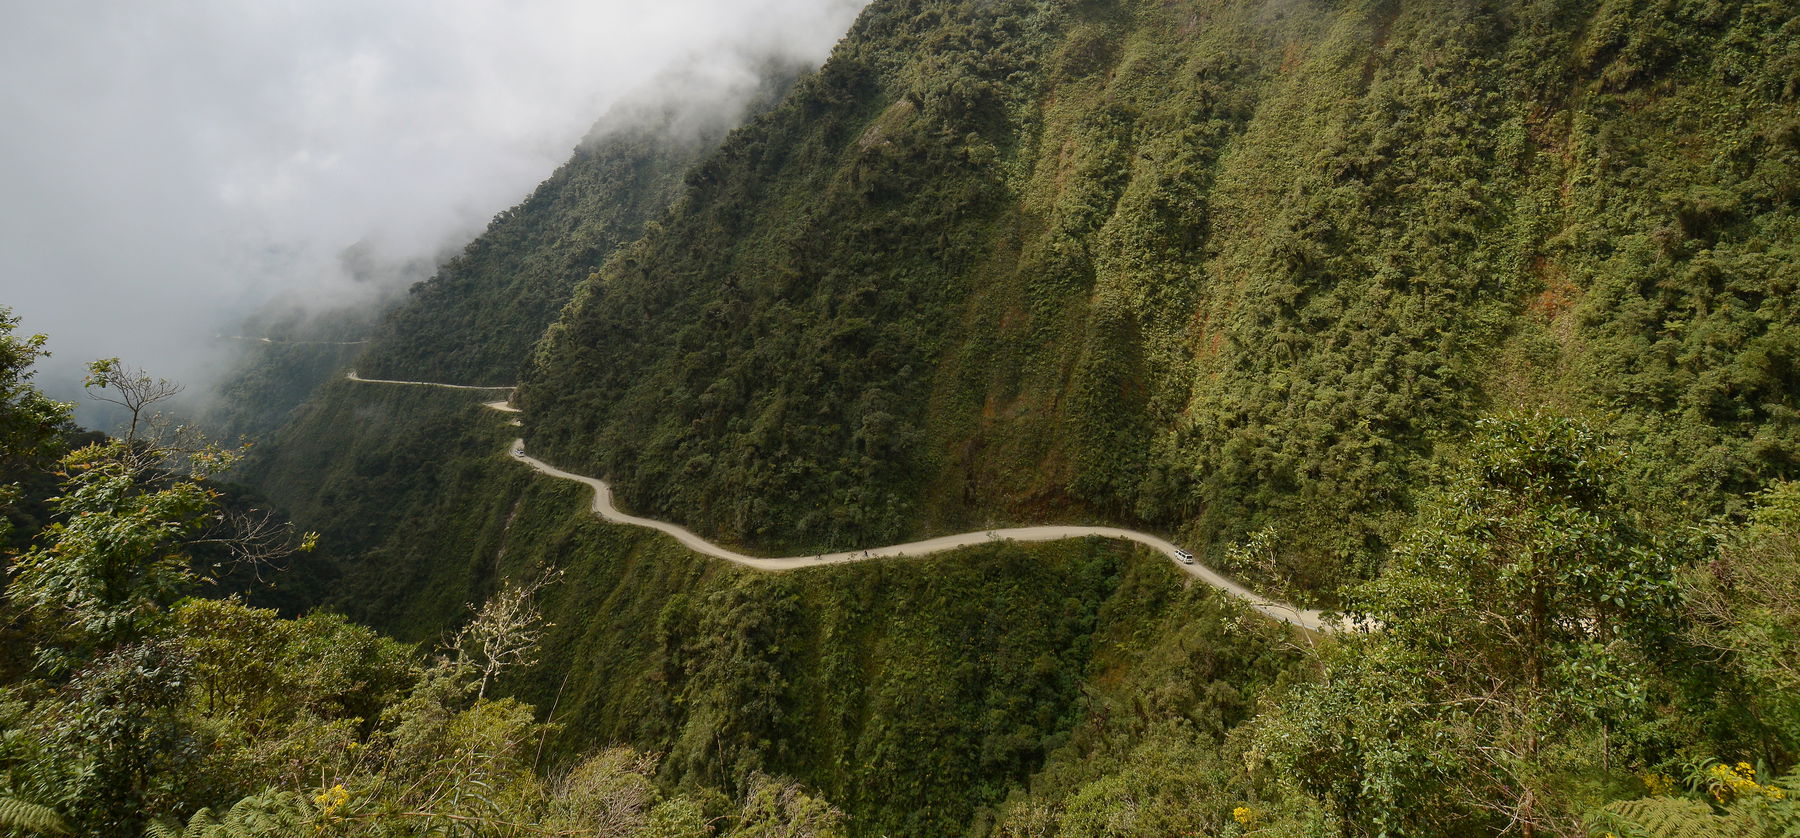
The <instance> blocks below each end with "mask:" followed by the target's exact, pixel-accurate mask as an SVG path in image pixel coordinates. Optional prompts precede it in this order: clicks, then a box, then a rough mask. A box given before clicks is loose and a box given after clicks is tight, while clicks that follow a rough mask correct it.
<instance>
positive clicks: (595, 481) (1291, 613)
mask: <svg viewBox="0 0 1800 838" xmlns="http://www.w3.org/2000/svg"><path fill="white" fill-rule="evenodd" d="M348 377H349V379H350V380H351V381H360V382H363V383H366V384H407V385H412V386H418V387H442V388H445V389H449V390H512V389H513V388H511V387H473V386H470V385H467V384H440V383H437V382H433V381H393V380H387V379H379V378H362V377H360V376H358V375H357V374H356V373H355V371H352V372H351V373H350V374H349V376H348ZM483 406H484V407H487V408H489V409H491V410H497V411H500V412H502V413H518V412H519V409H518V408H516V407H513V406H512V405H511V404H510V403H508V402H507V401H505V400H501V401H494V402H486V403H484V404H483ZM507 453H508V454H510V455H511V456H512V458H513V459H515V460H518V461H519V462H521V463H524V464H525V465H527V466H530V467H531V468H533V469H535V470H536V471H538V472H539V473H541V474H544V475H547V476H550V477H554V478H557V479H559V480H570V481H574V482H576V483H580V484H582V485H584V486H587V487H589V488H591V489H593V490H594V503H593V506H592V510H593V513H594V514H595V515H598V516H600V517H601V518H604V519H606V520H608V521H611V522H613V523H615V524H629V525H631V526H637V527H647V528H649V529H653V530H656V531H658V532H661V533H664V534H666V535H668V536H670V537H671V538H674V539H675V540H676V541H679V542H681V544H682V545H683V546H685V547H687V548H688V549H689V550H692V551H694V552H696V553H699V554H701V555H705V556H711V557H713V558H715V559H723V560H725V561H728V562H733V563H735V564H740V565H743V566H745V567H751V568H755V569H757V570H767V571H783V570H793V569H795V568H801V567H816V566H818V565H826V564H842V563H845V562H856V561H864V560H867V559H884V558H900V557H905V556H915V557H916V556H924V555H929V554H932V553H941V552H944V551H946V550H955V549H958V548H962V547H972V546H974V545H977V544H986V543H988V542H990V541H1061V540H1062V539H1065V538H1088V537H1090V536H1098V537H1100V538H1117V539H1121V540H1124V541H1134V542H1137V543H1138V544H1142V545H1144V546H1145V547H1149V548H1150V549H1152V550H1155V551H1157V552H1159V553H1162V554H1163V555H1164V556H1167V557H1169V559H1170V560H1171V561H1173V562H1174V563H1175V567H1177V568H1179V569H1180V570H1182V571H1183V572H1185V573H1187V574H1188V575H1189V576H1193V577H1194V578H1196V579H1199V580H1200V581H1202V582H1205V583H1206V584H1208V585H1211V586H1213V587H1214V588H1217V589H1218V590H1221V591H1224V592H1225V593H1227V594H1230V595H1232V596H1234V597H1237V598H1238V599H1241V600H1243V601H1244V602H1245V603H1248V604H1249V606H1250V607H1251V608H1252V609H1255V610H1256V611H1257V612H1258V613H1261V614H1263V615H1265V616H1267V617H1270V618H1273V619H1276V620H1280V621H1282V622H1284V623H1288V624H1290V625H1295V626H1299V627H1300V628H1303V629H1306V630H1308V631H1330V630H1331V629H1332V628H1333V626H1332V624H1331V623H1328V622H1326V620H1325V618H1324V615H1323V614H1321V613H1320V612H1319V611H1317V610H1315V609H1302V608H1295V607H1294V606H1292V605H1288V604H1287V603H1285V602H1277V601H1275V600H1272V599H1268V598H1266V597H1263V596H1259V595H1257V594H1256V593H1255V592H1254V591H1251V590H1250V589H1249V588H1246V587H1244V586H1243V585H1240V584H1238V583H1236V582H1234V581H1232V580H1230V579H1228V578H1226V577H1225V576H1223V575H1221V574H1220V573H1218V572H1217V571H1215V570H1213V569H1212V568H1210V567H1207V566H1206V565H1203V564H1199V563H1198V562H1196V563H1194V564H1187V563H1185V562H1183V561H1181V559H1180V558H1179V556H1177V548H1176V546H1175V545H1174V544H1172V543H1170V542H1169V541H1166V540H1164V539H1162V538H1158V537H1157V536H1154V535H1151V534H1149V533H1142V532H1138V531H1136V530H1127V529H1120V528H1118V527H1072V526H1042V527H1010V528H1007V529H996V530H985V531H982V532H966V533H959V534H957V535H945V536H939V537H937V538H928V539H925V540H924V541H910V542H907V543H905V544H890V545H888V546H886V547H871V548H869V549H867V550H846V551H842V552H837V553H820V554H816V555H811V556H788V557H785V558H767V557H763V556H746V555H744V554H743V553H739V552H737V551H735V550H729V549H727V548H724V547H721V546H719V545H717V544H714V543H712V542H710V541H707V540H706V539H704V538H702V537H700V536H699V535H698V534H696V533H695V532H694V531H692V530H689V529H688V528H686V527H683V526H681V525H679V524H672V523H669V522H668V521H658V520H656V519H654V518H641V517H639V516H636V515H631V514H627V513H626V512H624V511H621V510H620V509H619V507H618V506H616V505H614V503H613V495H612V487H611V486H608V485H607V484H606V481H604V480H601V479H599V478H595V477H587V476H584V475H580V474H575V473H572V472H567V471H563V470H562V469H559V468H557V467H556V466H553V465H550V464H549V463H546V462H544V461H543V460H540V459H537V458H536V457H533V456H531V455H529V454H527V453H525V440H523V439H515V440H513V441H512V444H511V445H509V446H508V448H507Z"/></svg>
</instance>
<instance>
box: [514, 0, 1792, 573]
mask: <svg viewBox="0 0 1800 838" xmlns="http://www.w3.org/2000/svg"><path fill="white" fill-rule="evenodd" d="M1792 11H1793V10H1792V9H1791V7H1789V6H1788V5H1786V4H1782V3H1726V4H1719V3H1701V2H1676V1H1675V0H1668V2H1662V1H1661V0H1656V1H1654V2H1653V1H1652V0H1597V1H1595V2H1556V3H1520V2H1498V3H1481V4H1450V5H1445V4H1441V3H1353V4H1348V5H1343V4H1323V3H1263V2H1195V3H1185V2H1184V3H1098V2H1086V3H1072V2H1023V1H1022V0H1020V1H1018V2H1002V3H967V4H963V3H942V2H923V0H919V1H918V2H886V3H877V4H875V5H874V6H872V7H870V9H869V10H868V11H867V13H866V14H865V15H864V16H863V18H862V19H861V21H860V22H859V23H858V24H857V26H856V28H855V30H854V31H853V32H852V33H851V36H850V37H849V39H848V40H847V41H846V42H845V43H844V44H843V45H842V46H841V47H840V49H839V50H838V51H837V53H836V54H835V55H834V56H833V57H832V59H831V61H830V62H829V63H828V64H827V65H826V66H825V67H824V68H823V69H822V70H821V71H820V72H819V73H817V74H816V75H814V76H812V77H809V78H808V79H806V80H805V81H804V82H803V83H802V84H801V85H800V86H799V88H798V89H797V90H796V91H795V93H794V95H792V96H791V97H789V99H788V100H787V101H785V102H784V103H783V104H782V105H781V106H780V107H779V108H777V109H776V110H775V111H774V112H772V113H771V114H769V115H768V116H767V117H765V118H763V119H761V120H758V121H757V122H756V123H755V124H754V125H752V126H751V127H749V128H746V129H744V130H742V131H739V132H737V133H736V134H734V135H733V137H732V138H731V139H730V140H729V141H728V142H727V143H726V145H725V147H724V148H723V149H722V150H721V151H720V152H719V153H718V154H716V155H714V156H713V157H711V158H710V159H708V160H707V161H706V162H705V163H703V164H702V165H700V166H699V167H698V168H696V169H695V170H694V172H693V173H692V174H691V175H690V176H689V177H688V184H689V193H688V195H687V197H686V198H685V199H684V200H683V201H682V202H681V203H680V204H678V205H677V207H676V208H675V209H674V210H673V211H672V212H671V213H670V214H669V215H668V217H666V218H665V219H663V220H662V221H661V222H660V223H659V224H658V225H656V226H654V227H652V228H651V229H650V231H649V232H648V234H647V235H646V236H645V237H644V239H643V240H642V241H640V242H638V243H637V244H635V245H633V246H632V247H631V248H630V249H629V250H628V251H627V252H625V253H624V254H623V255H622V256H621V258H619V259H617V260H615V261H613V262H612V263H610V264H609V265H608V266H607V268H606V269H605V270H604V271H603V272H602V273H600V274H599V275H597V276H596V277H595V278H593V279H592V280H590V281H588V282H587V283H585V284H584V285H583V286H582V288H581V289H580V291H579V292H578V293H577V294H576V297H575V300H574V301H573V303H572V304H571V305H570V307H569V309H568V310H567V311H566V312H565V313H564V315H563V317H562V319H561V321H560V322H559V323H558V324H557V325H556V326H555V327H554V328H553V329H552V330H551V331H550V333H549V335H548V337H547V338H546V340H545V341H544V342H543V344H542V345H541V346H540V347H539V350H538V354H537V356H536V357H535V360H534V363H533V367H532V372H531V373H530V375H529V377H528V379H527V384H526V387H525V389H524V393H523V403H524V405H525V406H526V407H527V408H528V410H527V414H526V415H527V422H528V428H529V430H530V435H531V437H532V438H533V440H534V441H535V442H536V443H537V444H538V445H539V447H540V449H541V450H548V451H550V452H553V454H554V456H555V458H557V459H558V461H559V462H564V463H567V464H572V465H580V466H584V467H587V468H589V469H591V470H592V471H594V472H596V473H605V474H608V475H610V476H611V477H612V478H614V479H615V480H616V481H617V483H618V485H619V487H620V490H621V495H622V497H623V498H624V499H625V500H626V501H627V502H629V503H631V504H634V505H636V506H637V507H638V508H640V509H642V510H645V511H650V512H659V513H667V514H669V515H672V516H674V517H676V518H678V519H680V520H684V521H687V522H690V523H693V524H695V525H697V526H699V527H701V528H702V529H704V530H707V531H710V532H714V533H718V534H721V535H724V536H727V537H733V538H738V539H742V540H744V541H746V542H750V543H756V544H766V545H770V546H802V545H804V546H806V547H812V546H826V545H830V546H840V545H850V544H857V543H868V542H879V541H886V540H891V539H892V538H894V537H896V536H899V535H902V534H909V533H915V532H922V531H941V530H957V529H966V528H969V527H971V526H982V525H984V524H987V523H988V522H990V521H995V520H1004V521H1019V522H1026V521H1029V522H1039V521H1043V520H1047V519H1052V518H1057V519H1065V520H1070V519H1104V520H1111V521H1130V522H1143V523H1146V524H1149V525H1152V526H1156V527H1161V528H1165V529H1168V530H1174V531H1180V532H1183V533H1186V534H1188V535H1189V536H1190V537H1191V538H1192V539H1193V541H1194V542H1196V543H1199V544H1203V545H1208V551H1207V556H1209V557H1210V558H1212V559H1214V560H1218V561H1223V560H1225V559H1226V558H1227V555H1226V554H1227V551H1226V550H1225V549H1223V548H1225V547H1226V546H1228V545H1231V544H1233V543H1238V542H1243V541H1245V540H1246V539H1248V537H1249V536H1251V535H1258V536H1259V542H1258V543H1259V544H1262V545H1265V546H1268V547H1270V549H1272V550H1274V552H1275V553H1276V554H1277V556H1278V557H1279V558H1278V560H1277V562H1276V565H1277V566H1275V567H1272V568H1269V567H1265V568H1262V569H1260V570H1259V569H1257V568H1253V567H1242V568H1239V570H1240V571H1242V572H1246V573H1258V572H1262V573H1268V574H1272V575H1273V576H1275V577H1278V578H1277V579H1276V580H1275V581H1279V582H1283V583H1291V584H1293V585H1294V586H1296V587H1297V588H1301V589H1328V588H1330V587H1332V586H1333V585H1335V584H1337V582H1338V581H1340V580H1343V579H1347V578H1357V577H1364V576H1367V575H1368V574H1370V573H1371V572H1373V570H1374V569H1375V568H1376V567H1378V566H1379V564H1380V562H1381V561H1382V557H1383V556H1384V555H1385V553H1386V551H1387V550H1388V548H1389V546H1390V545H1391V543H1392V541H1393V539H1394V538H1395V537H1396V535H1397V534H1398V532H1399V528H1400V527H1402V526H1403V525H1404V522H1405V520H1406V517H1407V510H1408V508H1409V507H1410V506H1411V505H1412V504H1413V503H1414V502H1415V501H1416V497H1415V495H1416V491H1417V490H1418V488H1419V487H1421V486H1423V485H1425V484H1426V483H1428V482H1429V481H1430V479H1431V477H1430V475H1431V468H1432V467H1431V465H1430V464H1431V463H1432V462H1433V461H1434V459H1436V458H1437V457H1438V455H1439V451H1440V449H1442V448H1443V447H1444V446H1445V445H1447V444H1448V445H1454V444H1455V443H1456V441H1457V440H1459V439H1461V438H1462V437H1463V436H1464V435H1465V434H1466V433H1467V432H1468V429H1469V426H1470V423H1471V422H1472V421H1473V420H1475V419H1476V418H1478V417H1480V416H1482V415H1484V414H1487V413H1491V412H1494V411H1498V410H1502V409H1505V408H1508V407H1513V406H1529V405H1543V406H1553V407H1554V409H1556V410H1557V411H1560V412H1565V413H1572V414H1580V415H1586V416H1590V417H1592V419H1593V420H1594V421H1596V422H1598V423H1600V424H1601V425H1603V426H1605V427H1608V428H1610V429H1613V430H1615V431H1617V432H1618V433H1619V434H1620V435H1621V436H1622V437H1623V438H1627V439H1630V440H1633V441H1634V443H1636V444H1641V445H1642V446H1643V448H1644V451H1643V455H1644V457H1645V459H1644V460H1643V463H1644V465H1643V468H1642V473H1641V475H1640V476H1641V477H1643V478H1644V479H1643V484H1642V485H1641V486H1640V487H1639V488H1641V490H1642V491H1645V492H1649V493H1653V494H1657V495H1658V496H1660V497H1663V498H1664V499H1665V500H1667V501H1668V502H1669V504H1670V506H1669V507H1668V508H1669V509H1671V510H1677V509H1679V510H1680V512H1679V514H1681V515H1685V516H1699V517H1703V516H1705V515H1709V514H1713V513H1717V512H1720V511H1725V510H1728V509H1732V508H1735V507H1737V506H1738V505H1739V502H1738V501H1737V500H1735V499H1736V498H1738V497H1740V496H1741V494H1742V493H1743V492H1744V491H1746V490H1749V489H1753V488H1755V487H1758V486H1761V485H1763V484H1764V483H1765V482H1766V481H1768V480H1770V479H1772V478H1778V477H1785V476H1792V475H1793V474H1794V469H1795V465H1796V460H1795V456H1796V452H1797V450H1800V449H1797V448H1796V446H1797V445H1800V439H1797V438H1796V437H1795V433H1796V430H1795V428H1796V426H1795V425H1794V424H1793V422H1792V417H1793V415H1794V413H1793V411H1794V408H1795V401H1794V400H1795V398H1796V396H1795V393H1796V389H1795V387H1794V385H1795V384H1796V383H1797V381H1796V379H1795V378H1794V376H1795V369H1796V366H1795V363H1796V361H1795V359H1796V357H1797V356H1796V353H1797V352H1800V344H1796V343H1795V340H1796V338H1795V335H1796V334H1800V332H1796V331H1795V329H1796V322H1795V317H1796V312H1795V309H1794V307H1793V305H1791V301H1792V293H1793V290H1794V283H1795V281H1796V274H1795V270H1796V268H1795V265H1796V264H1800V262H1797V261H1796V258H1795V256H1796V254H1795V252H1794V247H1795V241H1796V229H1795V226H1794V225H1795V209H1796V207H1795V197H1796V195H1797V194H1800V192H1797V190H1800V169H1796V166H1800V127H1797V126H1800V110H1797V108H1796V94H1797V90H1800V46H1796V45H1797V44H1800V29H1797V28H1796V27H1800V23H1796V21H1795V18H1794V15H1793V14H1792ZM1239 552H1240V553H1241V552H1242V551H1239Z"/></svg>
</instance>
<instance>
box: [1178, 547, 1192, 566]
mask: <svg viewBox="0 0 1800 838" xmlns="http://www.w3.org/2000/svg"><path fill="white" fill-rule="evenodd" d="M1175 558H1176V559H1177V560H1178V561H1180V562H1181V563H1182V564H1193V563H1194V554H1193V553H1189V552H1188V551H1186V550H1176V551H1175Z"/></svg>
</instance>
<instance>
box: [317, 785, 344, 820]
mask: <svg viewBox="0 0 1800 838" xmlns="http://www.w3.org/2000/svg"><path fill="white" fill-rule="evenodd" d="M349 801H350V790H349V789H346V788H344V784H343V783H339V784H337V785H335V786H332V787H331V788H328V789H326V790H324V791H321V792H319V793H318V794H315V795H313V803H315V804H318V806H319V809H320V810H321V812H320V814H322V815H324V816H325V817H328V818H329V817H331V815H332V814H333V813H334V812H336V811H337V810H338V809H339V808H340V807H342V806H343V805H344V804H345V803H348V802H349Z"/></svg>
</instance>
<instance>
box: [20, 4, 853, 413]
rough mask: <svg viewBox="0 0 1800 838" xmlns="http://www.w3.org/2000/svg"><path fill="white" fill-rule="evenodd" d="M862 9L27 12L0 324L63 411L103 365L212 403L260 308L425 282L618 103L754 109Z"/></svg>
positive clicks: (349, 297)
mask: <svg viewBox="0 0 1800 838" xmlns="http://www.w3.org/2000/svg"><path fill="white" fill-rule="evenodd" d="M864 2H866V0H658V2H654V3H642V2H622V0H598V1H597V2H596V1H595V0H586V1H585V2H584V1H582V0H516V1H515V2H507V3H495V2H475V0H434V1H433V2H423V0H394V2H384V3H366V2H355V1H354V0H309V2H304V3H297V2H274V3H241V2H230V1H229V0H171V2H167V3H151V4H145V3H129V2H123V0H118V1H116V2H97V1H92V2H83V1H82V0H71V2H66V3H56V4H50V3H39V4H9V5H7V6H6V7H5V8H4V9H0V73H3V75H0V78H4V79H5V80H6V81H5V82H4V83H0V114H4V116H5V118H6V122H7V125H8V129H7V130H6V131H3V132H0V305H6V306H10V307H12V308H13V309H14V310H15V312H16V313H17V314H19V315H21V316H22V317H23V318H24V328H25V329H27V330H31V331H41V332H47V333H49V335H50V337H51V349H52V351H53V352H54V353H55V357H54V358H53V359H52V360H51V361H49V362H46V363H45V364H44V365H43V367H42V368H41V369H42V372H41V374H40V376H39V379H40V383H41V384H43V385H44V386H45V387H46V388H47V389H49V390H51V391H53V392H56V393H61V394H67V393H69V392H70V391H71V390H70V384H71V382H72V381H73V379H75V378H77V377H78V375H79V373H78V372H77V370H78V369H79V368H80V366H81V365H82V364H83V363H85V362H86V361H87V360H88V359H91V358H96V357H103V356H121V357H124V358H125V359H126V360H127V362H129V363H131V364H133V365H136V366H142V367H146V368H148V369H150V370H151V371H152V372H154V373H157V374H160V375H165V376H168V377H171V378H178V379H182V380H185V381H188V382H189V383H191V384H193V385H195V386H196V387H198V388H204V387H205V386H206V384H207V377H208V375H209V374H210V371H211V368H212V366H213V365H212V364H210V363H209V359H211V358H214V357H216V356H217V355H218V354H219V350H220V349H221V348H222V347H221V344H220V342H219V341H217V340H215V339H214V335H216V334H220V333H224V334H232V333H234V327H235V325H236V323H237V321H238V319H239V318H241V317H242V316H243V315H244V314H246V313H248V312H250V311H253V310H255V309H256V308H257V307H259V306H261V305H262V304H264V303H265V302H267V301H269V300H271V299H273V298H275V297H277V296H280V297H283V298H286V299H292V300H296V301H303V302H304V303H305V304H307V305H311V306H314V307H317V308H328V307H330V306H336V305H343V304H345V303H353V302H357V301H372V300H374V299H376V298H377V297H378V296H379V295H380V293H381V292H382V291H383V290H384V289H385V290H391V288H392V286H394V285H396V284H404V283H406V282H409V281H412V280H414V279H417V278H418V277H419V265H420V264H421V263H422V262H423V263H424V264H427V265H428V264H431V263H432V262H435V260H436V259H438V258H439V257H440V256H441V255H442V254H444V253H447V252H454V250H455V249H458V248H460V247H461V246H462V245H463V244H464V243H465V242H466V241H467V240H468V238H469V237H470V236H472V235H473V234H475V233H476V232H478V231H479V230H480V229H481V228H482V227H483V226H484V225H485V224H486V222H487V220H488V219H489V218H491V217H492V216H493V215H494V214H495V213H496V212H498V211H500V210H502V209H504V208H506V207H507V206H510V205H511V204H513V203H515V202H516V201H518V200H519V199H521V198H523V197H524V196H525V195H526V194H527V193H528V192H529V190H530V189H531V188H532V187H533V186H534V185H535V184H536V183H537V182H538V181H540V180H542V179H543V178H544V177H546V176H548V175H549V174H550V172H551V171H552V170H553V169H554V168H555V167H556V166H557V165H558V164H560V163H561V162H562V161H563V160H564V159H565V158H566V157H567V156H568V153H569V151H570V149H571V148H573V147H574V146H575V145H576V143H577V142H579V141H580V139H581V138H582V136H583V135H584V134H585V133H586V132H587V131H588V130H589V129H590V127H592V126H593V124H594V120H595V118H596V117H598V116H599V115H600V114H602V113H604V112H606V111H607V109H608V108H609V107H610V106H611V105H613V104H615V103H617V102H618V101H620V100H621V98H622V97H625V96H627V95H629V94H631V93H632V92H633V91H641V90H643V89H646V86H647V85H648V84H649V83H650V82H651V81H652V80H653V79H656V78H658V77H664V78H667V77H669V76H670V75H671V74H673V75H675V76H678V77H679V78H681V79H682V80H683V82H682V83H681V84H680V85H677V86H674V87H672V88H670V90H671V93H670V94H669V95H679V96H694V97H699V98H701V99H702V100H704V101H709V102H712V101H717V102H718V103H719V107H721V108H729V107H734V106H735V104H736V103H735V102H733V101H732V100H733V97H734V96H736V95H737V93H736V92H735V91H742V92H743V94H744V95H748V94H749V93H750V92H751V91H753V90H754V89H755V85H754V83H753V80H754V74H755V71H756V68H757V67H758V66H760V65H761V64H762V62H764V61H766V60H768V59H770V58H775V59H779V60H786V61H796V60H797V61H806V62H811V63H817V62H819V61H821V60H823V58H824V57H825V55H826V54H827V53H828V51H829V49H830V47H831V45H832V44H833V43H835V42H836V40H837V39H838V38H839V37H840V36H841V35H842V33H843V32H844V31H846V30H847V29H848V28H849V25H850V23H851V21H852V19H853V18H854V16H855V14H856V12H857V11H858V10H859V9H860V8H861V6H862V5H863V4H864ZM649 89H661V88H657V87H651V88H649ZM352 248H354V252H355V253H356V254H357V258H356V259H353V260H347V259H345V258H344V254H345V253H346V252H349V251H351V249H352ZM352 263H354V267H355V269H354V270H353V269H352ZM65 397H66V395H65Z"/></svg>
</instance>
